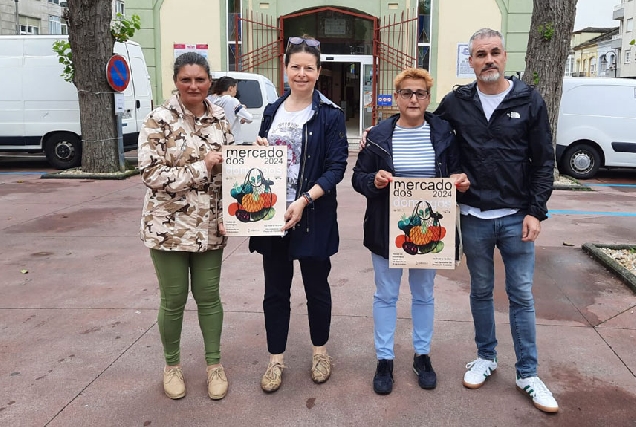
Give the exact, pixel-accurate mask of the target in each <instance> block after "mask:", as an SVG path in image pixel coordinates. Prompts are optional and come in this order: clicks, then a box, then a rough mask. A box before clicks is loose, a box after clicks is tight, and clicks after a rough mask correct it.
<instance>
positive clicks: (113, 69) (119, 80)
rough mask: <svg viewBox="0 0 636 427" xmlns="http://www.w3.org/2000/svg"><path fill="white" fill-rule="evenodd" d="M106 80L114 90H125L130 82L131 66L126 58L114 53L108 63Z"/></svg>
mask: <svg viewBox="0 0 636 427" xmlns="http://www.w3.org/2000/svg"><path fill="white" fill-rule="evenodd" d="M106 80H108V84H109V85H110V87H112V88H113V90H115V91H117V92H123V91H124V90H126V88H127V87H128V83H130V67H129V66H128V62H126V58H124V57H123V56H121V55H113V56H112V57H111V58H110V59H109V60H108V64H106Z"/></svg>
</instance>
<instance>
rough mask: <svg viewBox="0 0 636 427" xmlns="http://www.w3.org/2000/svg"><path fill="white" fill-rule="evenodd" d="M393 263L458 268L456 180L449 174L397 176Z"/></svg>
mask: <svg viewBox="0 0 636 427" xmlns="http://www.w3.org/2000/svg"><path fill="white" fill-rule="evenodd" d="M390 191H391V196H390V207H389V209H390V215H389V267H391V268H435V269H453V268H455V234H456V230H455V221H456V201H455V192H456V189H455V184H454V181H453V180H451V179H448V178H393V181H391V186H390Z"/></svg>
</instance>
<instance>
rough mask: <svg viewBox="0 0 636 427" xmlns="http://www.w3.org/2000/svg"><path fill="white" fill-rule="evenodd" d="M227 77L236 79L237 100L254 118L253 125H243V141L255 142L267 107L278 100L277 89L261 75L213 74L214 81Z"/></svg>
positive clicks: (238, 73) (228, 72) (225, 72)
mask: <svg viewBox="0 0 636 427" xmlns="http://www.w3.org/2000/svg"><path fill="white" fill-rule="evenodd" d="M226 76H227V77H232V78H234V79H236V81H237V82H238V84H237V94H236V98H237V99H238V100H239V101H241V104H243V105H245V106H246V107H247V111H249V112H250V114H252V116H253V117H254V119H253V120H252V123H244V124H242V125H241V139H242V140H243V141H245V142H246V143H247V142H254V141H256V137H257V136H258V131H259V129H260V128H261V121H262V120H263V111H264V110H265V107H266V106H267V104H270V103H272V102H274V101H276V100H277V99H278V93H277V92H276V87H275V86H274V84H273V83H272V81H271V80H270V79H268V78H267V77H265V76H262V75H260V74H253V73H242V72H236V71H214V72H212V79H213V80H217V79H219V78H221V77H226Z"/></svg>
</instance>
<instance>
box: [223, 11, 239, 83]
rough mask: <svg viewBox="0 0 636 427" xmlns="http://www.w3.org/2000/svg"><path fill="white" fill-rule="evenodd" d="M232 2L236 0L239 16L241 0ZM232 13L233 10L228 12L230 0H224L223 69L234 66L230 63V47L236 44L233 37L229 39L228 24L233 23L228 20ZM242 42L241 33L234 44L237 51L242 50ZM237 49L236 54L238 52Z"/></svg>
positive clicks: (230, 18) (231, 17)
mask: <svg viewBox="0 0 636 427" xmlns="http://www.w3.org/2000/svg"><path fill="white" fill-rule="evenodd" d="M234 2H235V3H236V2H238V4H239V16H241V14H242V13H243V0H234ZM233 14H234V11H232V12H230V0H225V24H226V25H225V40H226V41H227V49H226V51H225V54H226V62H227V64H226V68H225V69H226V70H228V71H229V70H233V68H232V67H233V66H234V64H230V47H232V46H233V45H235V44H236V40H235V39H232V40H230V25H233V23H231V22H230V21H231V20H233V19H234V16H233ZM241 27H242V26H241ZM242 44H243V35H242V34H239V41H238V46H236V47H237V48H238V51H242ZM238 51H237V53H236V54H238ZM236 54H235V55H236ZM234 71H239V70H234Z"/></svg>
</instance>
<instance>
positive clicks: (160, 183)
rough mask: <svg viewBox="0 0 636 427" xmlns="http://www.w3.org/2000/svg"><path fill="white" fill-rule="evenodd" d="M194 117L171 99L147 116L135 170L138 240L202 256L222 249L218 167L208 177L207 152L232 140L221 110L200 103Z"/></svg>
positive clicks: (176, 95)
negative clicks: (142, 189) (140, 196)
mask: <svg viewBox="0 0 636 427" xmlns="http://www.w3.org/2000/svg"><path fill="white" fill-rule="evenodd" d="M205 104H206V106H207V111H206V113H205V114H204V115H203V117H201V118H199V119H196V117H195V116H194V115H193V114H192V113H191V112H190V111H188V110H187V109H186V108H185V107H184V106H183V104H181V102H180V101H179V95H178V94H175V95H173V96H172V98H170V99H169V100H168V101H166V102H165V103H164V104H163V105H161V106H160V107H158V108H156V109H155V110H154V111H152V112H151V113H150V114H149V115H148V117H146V119H145V122H144V126H143V128H142V130H141V132H139V151H138V157H139V169H140V171H141V179H142V180H143V182H144V184H146V186H147V187H148V190H147V191H146V197H145V199H144V207H143V214H142V218H141V240H143V242H144V244H145V245H146V246H147V247H149V248H152V249H158V250H162V251H185V252H204V251H208V250H215V249H220V248H223V247H225V245H226V243H227V237H224V236H221V235H220V234H219V232H218V223H219V222H222V221H223V207H222V204H221V194H222V193H221V167H220V165H216V166H215V167H214V168H213V170H212V176H211V177H210V176H209V175H208V171H207V168H206V166H205V162H204V160H203V159H204V158H205V155H206V154H207V153H208V152H209V151H210V150H215V151H220V150H221V145H224V144H232V143H233V142H234V137H233V136H232V133H231V131H230V126H229V124H228V122H227V120H225V115H224V114H225V113H224V111H223V109H222V108H221V107H218V106H216V105H212V104H211V103H210V102H209V101H207V100H205Z"/></svg>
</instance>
